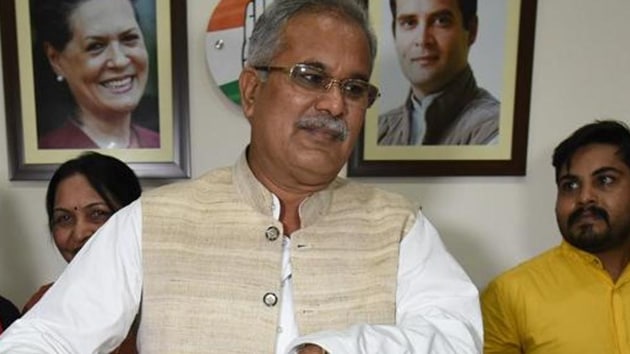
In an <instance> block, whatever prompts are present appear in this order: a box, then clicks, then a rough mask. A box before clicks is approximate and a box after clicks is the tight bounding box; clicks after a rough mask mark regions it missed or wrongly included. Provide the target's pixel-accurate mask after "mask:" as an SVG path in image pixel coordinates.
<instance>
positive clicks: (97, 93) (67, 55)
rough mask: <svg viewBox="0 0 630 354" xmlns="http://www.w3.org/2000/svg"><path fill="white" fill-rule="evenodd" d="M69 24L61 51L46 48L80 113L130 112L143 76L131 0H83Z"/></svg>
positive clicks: (142, 51)
mask: <svg viewBox="0 0 630 354" xmlns="http://www.w3.org/2000/svg"><path fill="white" fill-rule="evenodd" d="M69 25H70V30H71V33H72V38H71V39H70V41H69V42H68V43H67V44H66V46H65V48H64V49H63V50H62V51H57V50H56V49H54V48H53V47H52V46H51V45H46V48H45V49H46V53H47V56H48V58H49V61H50V63H51V65H52V67H53V69H54V70H55V73H56V74H57V75H60V76H62V77H63V78H65V80H66V81H67V83H68V86H69V88H70V91H71V92H72V94H73V96H74V98H75V100H76V102H77V105H78V106H79V108H80V110H81V111H82V112H83V114H90V115H92V116H96V117H113V116H118V115H120V114H129V113H130V112H131V111H133V110H134V109H135V108H136V106H137V105H138V102H139V101H140V98H141V97H142V94H143V93H144V89H145V86H146V83H147V76H148V55H147V51H146V48H145V44H144V38H143V35H142V32H141V30H140V27H139V25H138V23H137V21H136V18H135V14H134V9H133V7H132V5H131V3H130V1H129V0H107V1H102V0H88V1H85V2H82V3H80V4H79V5H78V6H77V8H76V9H74V11H73V12H72V13H71V15H70V17H69Z"/></svg>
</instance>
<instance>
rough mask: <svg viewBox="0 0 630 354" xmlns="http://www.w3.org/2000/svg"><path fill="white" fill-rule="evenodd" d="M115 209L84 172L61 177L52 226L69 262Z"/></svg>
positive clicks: (56, 239)
mask: <svg viewBox="0 0 630 354" xmlns="http://www.w3.org/2000/svg"><path fill="white" fill-rule="evenodd" d="M113 212H114V211H113V210H111V208H110V207H109V206H108V205H107V203H106V202H105V200H103V198H102V197H101V196H100V195H99V194H98V192H97V191H96V190H95V189H94V188H92V186H91V185H90V183H89V182H88V180H87V179H86V178H85V176H84V175H82V174H78V173H77V174H73V175H71V176H69V177H67V178H65V179H64V180H62V181H61V182H60V183H59V185H58V186H57V192H56V195H55V202H54V207H53V214H52V222H51V229H52V234H53V238H54V240H55V245H56V246H57V248H58V249H59V252H61V255H62V256H63V258H64V259H65V260H66V261H67V262H70V261H71V260H72V258H74V256H75V255H76V254H77V252H79V250H80V249H81V247H83V245H84V244H85V242H87V240H88V239H89V238H90V237H91V236H92V234H94V232H96V230H97V229H98V228H99V227H101V225H103V224H104V223H105V221H107V219H109V217H110V216H111V215H112V214H113Z"/></svg>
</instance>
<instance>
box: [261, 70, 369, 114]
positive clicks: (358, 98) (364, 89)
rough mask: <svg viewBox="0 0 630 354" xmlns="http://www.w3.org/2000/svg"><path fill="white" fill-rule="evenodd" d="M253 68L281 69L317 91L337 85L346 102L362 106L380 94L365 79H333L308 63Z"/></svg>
mask: <svg viewBox="0 0 630 354" xmlns="http://www.w3.org/2000/svg"><path fill="white" fill-rule="evenodd" d="M254 69H256V70H260V71H265V72H271V71H281V72H283V73H286V74H289V78H290V79H291V81H293V82H294V83H296V84H297V85H298V86H300V87H302V88H304V89H306V90H309V91H313V92H318V93H324V92H326V91H328V90H329V89H330V88H331V87H332V86H333V85H337V86H339V89H340V90H341V94H342V95H343V97H344V98H345V99H346V100H347V102H348V103H352V104H356V105H358V106H361V107H363V108H370V107H371V106H372V104H373V103H374V101H375V100H376V98H378V96H380V93H379V92H378V88H377V87H376V86H374V85H372V84H370V83H369V82H367V81H365V80H361V79H342V80H338V79H334V78H332V77H331V76H329V75H328V74H326V73H325V72H324V71H323V70H322V69H320V68H318V67H316V66H312V65H308V64H302V63H298V64H295V65H293V66H292V67H290V68H284V67H280V66H255V67H254Z"/></svg>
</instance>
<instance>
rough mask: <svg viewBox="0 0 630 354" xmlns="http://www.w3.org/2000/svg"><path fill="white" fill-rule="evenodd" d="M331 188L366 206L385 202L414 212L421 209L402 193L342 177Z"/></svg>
mask: <svg viewBox="0 0 630 354" xmlns="http://www.w3.org/2000/svg"><path fill="white" fill-rule="evenodd" d="M331 188H333V190H335V191H336V192H337V194H338V195H344V196H348V197H349V198H352V199H354V200H355V201H356V203H357V204H360V205H361V206H362V207H364V208H372V207H380V206H378V205H380V204H381V203H384V204H387V205H390V206H397V207H399V208H402V209H407V210H409V211H412V212H413V213H417V211H418V210H419V209H420V207H419V204H418V203H416V202H413V201H411V200H410V199H409V198H407V197H405V196H403V195H402V194H399V193H395V192H390V191H387V190H384V189H381V188H378V187H374V186H370V185H367V184H363V183H360V182H355V181H352V180H349V179H346V178H342V177H338V178H337V179H336V180H335V181H334V182H333V183H332V184H331Z"/></svg>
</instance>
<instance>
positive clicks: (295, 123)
mask: <svg viewBox="0 0 630 354" xmlns="http://www.w3.org/2000/svg"><path fill="white" fill-rule="evenodd" d="M282 35H283V41H282V43H283V44H282V45H281V46H280V48H281V49H280V52H279V53H278V54H277V55H276V56H275V57H274V59H273V60H272V62H271V64H270V65H271V66H275V67H283V68H291V67H292V66H293V65H294V64H297V63H305V64H309V65H310V66H313V67H316V68H319V69H320V70H321V71H322V72H324V73H325V75H327V76H330V77H333V78H335V79H347V78H354V79H362V80H365V81H368V80H369V77H370V73H371V63H370V51H369V46H368V40H367V37H366V35H365V33H364V32H363V30H362V29H361V27H360V26H359V25H358V24H355V23H354V22H349V20H348V19H347V18H345V17H343V16H341V15H339V14H337V13H331V12H319V13H316V14H313V13H309V14H298V15H296V16H294V17H293V18H291V19H290V20H289V21H288V22H287V24H286V27H285V29H284V31H283V34H282ZM265 76H266V77H265ZM240 84H241V96H242V97H243V110H244V113H245V115H246V117H247V118H248V120H249V122H250V124H251V129H252V134H251V144H250V148H249V155H248V158H249V163H250V166H251V168H252V170H253V171H254V173H255V174H257V177H259V178H262V179H269V180H271V181H272V183H273V184H280V185H284V186H285V187H289V186H295V185H299V186H300V188H306V189H308V188H312V189H313V190H317V189H321V186H322V185H326V184H328V183H329V182H330V181H331V180H332V179H333V178H334V177H335V176H336V175H337V173H338V172H339V170H340V169H341V168H342V166H343V165H344V164H345V162H346V160H347V159H348V157H349V155H350V152H351V150H352V147H353V146H354V143H355V141H356V139H357V136H358V134H359V132H360V130H361V127H362V125H363V121H364V118H365V111H366V107H364V106H363V107H362V106H360V105H356V104H352V102H349V99H348V98H346V97H344V96H343V95H342V93H341V91H340V89H339V86H338V85H332V86H331V87H330V88H329V89H328V90H327V91H323V92H318V91H316V90H309V89H307V88H304V87H302V86H300V85H299V84H297V83H296V82H294V81H292V80H291V78H290V77H289V75H288V74H287V73H286V72H282V71H270V72H268V73H264V72H260V71H257V70H255V69H253V68H251V67H246V68H245V70H244V71H243V73H242V74H241V77H240ZM354 103H356V102H354ZM320 117H328V118H331V119H332V120H334V121H335V122H337V123H340V125H343V126H345V127H347V134H346V135H345V137H341V136H339V135H336V134H333V133H332V132H331V130H329V129H325V128H316V127H314V126H312V125H309V124H305V125H300V123H299V122H304V121H307V120H309V119H314V120H316V121H317V120H318V118H320ZM289 188H292V187H289Z"/></svg>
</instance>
